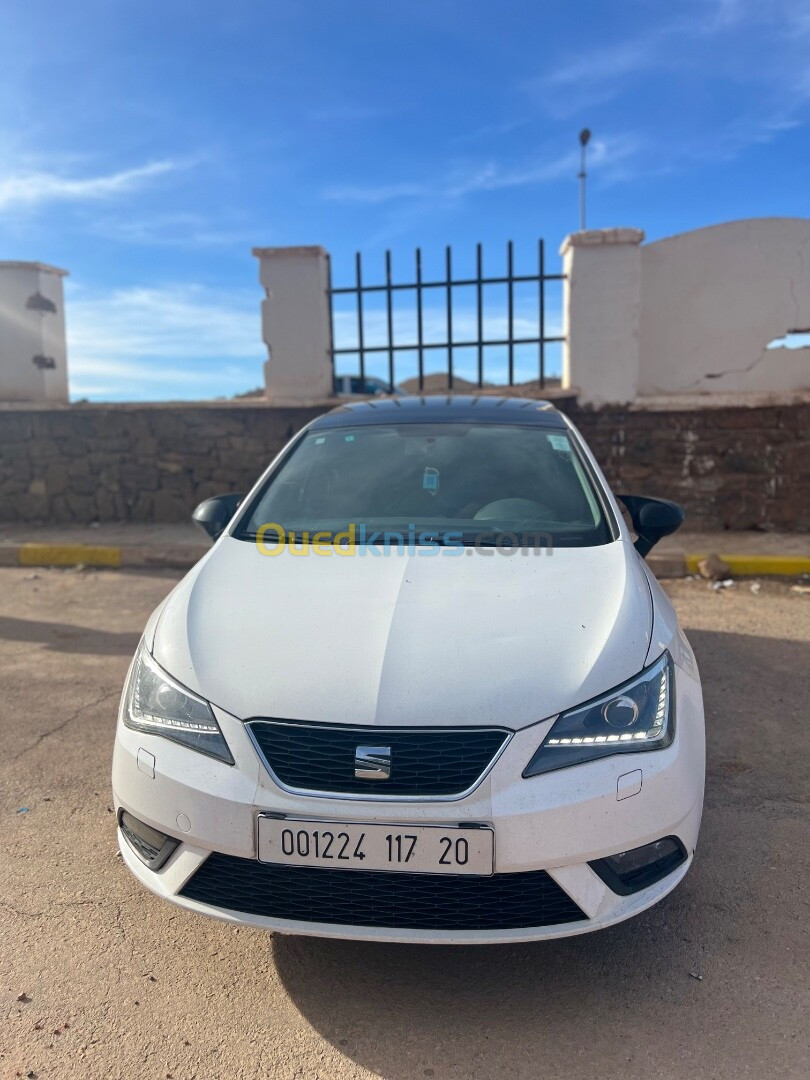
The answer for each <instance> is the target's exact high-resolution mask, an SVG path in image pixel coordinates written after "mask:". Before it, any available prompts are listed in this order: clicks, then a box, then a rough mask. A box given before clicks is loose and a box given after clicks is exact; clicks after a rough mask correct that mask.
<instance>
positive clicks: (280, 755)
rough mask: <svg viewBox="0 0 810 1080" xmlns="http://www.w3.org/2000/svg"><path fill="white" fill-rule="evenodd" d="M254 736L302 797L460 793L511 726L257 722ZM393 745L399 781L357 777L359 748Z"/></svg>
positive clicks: (267, 759) (394, 775)
mask: <svg viewBox="0 0 810 1080" xmlns="http://www.w3.org/2000/svg"><path fill="white" fill-rule="evenodd" d="M249 727H250V730H251V731H252V732H253V736H254V738H255V740H256V742H257V744H258V746H259V749H260V750H261V753H262V755H263V757H264V760H265V762H266V764H267V765H268V767H269V768H270V771H271V772H272V773H274V775H275V776H276V777H278V779H279V780H280V781H281V783H282V784H284V785H286V786H287V787H290V788H295V789H297V790H301V791H322V792H329V793H335V794H345V795H367V796H370V797H373V796H379V795H411V796H413V795H421V796H431V795H460V794H461V793H462V792H464V791H467V789H468V788H471V787H472V786H473V784H474V783H475V782H476V780H478V779H479V777H480V776H481V774H482V773H483V772H484V771H485V769H487V768H488V766H489V765H490V764H491V762H492V760H493V758H494V757H495V755H496V754H497V753H498V751H499V750H500V749H501V747H502V746H503V745H504V743H505V742H506V740H507V739H508V738H509V734H510V733H509V732H508V731H505V730H504V729H503V728H421V729H419V728H368V727H336V726H333V725H331V724H303V723H295V722H292V721H281V720H254V721H252V722H251V723H250V724H249ZM370 743H373V744H374V745H375V746H385V747H390V750H391V775H390V777H389V779H387V780H369V779H363V778H357V777H355V775H354V753H355V750H356V749H357V747H358V746H361V745H363V744H370Z"/></svg>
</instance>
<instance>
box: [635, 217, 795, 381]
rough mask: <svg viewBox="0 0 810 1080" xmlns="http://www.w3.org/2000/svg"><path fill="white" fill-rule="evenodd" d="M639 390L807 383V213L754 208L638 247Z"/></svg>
mask: <svg viewBox="0 0 810 1080" xmlns="http://www.w3.org/2000/svg"><path fill="white" fill-rule="evenodd" d="M641 277H642V292H641V299H642V304H641V336H640V354H641V369H640V379H639V386H638V390H639V393H640V394H660V393H684V392H685V393H690V392H694V391H700V392H706V391H741V390H742V391H784V390H798V389H806V388H808V387H810V348H802V349H788V348H778V349H767V350H766V348H765V346H766V345H767V344H768V342H770V341H773V340H774V339H775V338H779V337H782V336H783V335H784V334H785V333H786V332H787V331H792V330H810V220H807V219H804V218H754V219H751V220H748V221H732V222H729V223H728V224H725V225H714V226H711V227H710V228H707V229H697V230H695V231H694V232H688V233H681V234H680V235H679V236H671V237H668V238H667V239H666V240H658V241H657V242H656V243H653V244H647V245H646V246H645V247H644V248H642V252H641Z"/></svg>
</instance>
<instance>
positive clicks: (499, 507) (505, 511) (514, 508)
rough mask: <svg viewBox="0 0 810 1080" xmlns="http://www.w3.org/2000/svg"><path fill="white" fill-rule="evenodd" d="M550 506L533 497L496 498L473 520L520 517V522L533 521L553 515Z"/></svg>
mask: <svg viewBox="0 0 810 1080" xmlns="http://www.w3.org/2000/svg"><path fill="white" fill-rule="evenodd" d="M553 516H554V512H553V510H552V509H551V507H550V506H546V505H545V504H544V503H540V502H535V501H534V500H533V499H495V501H494V502H489V503H487V504H486V506H482V507H481V509H480V510H479V511H478V512H477V513H476V514H475V515H474V517H473V521H492V520H494V519H495V518H511V519H513V520H514V519H518V520H519V522H520V524H523V523H524V522H527V523H528V522H532V521H534V520H536V519H537V518H549V517H553Z"/></svg>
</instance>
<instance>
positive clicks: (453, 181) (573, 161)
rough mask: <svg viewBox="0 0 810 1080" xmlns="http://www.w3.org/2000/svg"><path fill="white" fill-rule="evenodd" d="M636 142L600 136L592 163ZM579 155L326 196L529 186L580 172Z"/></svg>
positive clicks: (445, 196) (344, 188)
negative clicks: (578, 168)
mask: <svg viewBox="0 0 810 1080" xmlns="http://www.w3.org/2000/svg"><path fill="white" fill-rule="evenodd" d="M634 149H635V146H634V143H633V142H632V141H631V140H630V139H628V138H627V137H625V136H614V137H610V138H603V139H596V140H594V142H593V143H592V144H591V149H590V159H589V165H590V167H591V168H594V167H595V168H600V167H602V166H607V165H610V164H615V163H618V162H619V161H624V160H626V159H627V157H628V156H630V155H631V154H632V153H633V152H634ZM578 162H579V155H578V152H577V151H576V150H571V151H568V152H567V153H564V154H561V155H558V156H556V157H550V158H548V159H546V160H543V159H533V160H531V161H528V162H524V163H513V164H511V165H499V164H497V163H495V162H493V161H489V162H485V163H483V164H479V165H475V166H471V167H469V168H468V169H467V170H461V169H459V168H456V169H454V170H453V171H451V172H449V173H446V174H445V175H444V176H438V177H435V178H433V179H431V180H425V181H412V182H411V181H408V182H404V183H392V184H386V183H381V184H367V185H360V184H349V185H336V186H334V187H330V188H327V189H326V190H325V191H324V193H323V196H324V198H326V199H330V200H333V201H335V202H347V203H384V202H393V201H400V200H403V199H409V200H430V201H434V202H435V201H446V202H453V201H456V200H458V199H462V198H464V197H465V196H467V195H471V194H475V193H477V192H480V191H498V190H502V189H505V188H516V187H529V186H533V185H536V184H545V183H549V182H551V181H554V180H560V179H563V178H565V177H573V176H574V175H575V174H576V171H577V167H578Z"/></svg>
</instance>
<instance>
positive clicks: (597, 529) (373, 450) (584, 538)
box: [236, 423, 611, 545]
mask: <svg viewBox="0 0 810 1080" xmlns="http://www.w3.org/2000/svg"><path fill="white" fill-rule="evenodd" d="M269 523H272V524H274V525H278V526H281V527H282V528H283V529H284V530H285V531H286V532H295V533H300V532H304V531H308V532H316V531H325V532H328V533H333V534H334V533H337V532H340V531H342V530H345V529H346V528H347V527H348V526H349V525H350V524H352V523H353V524H355V525H356V526H359V525H361V524H362V525H364V526H365V527H366V530H367V531H378V530H392V531H395V530H399V531H403V530H405V529H409V528H411V527H413V528H415V529H416V530H418V531H423V530H427V531H430V532H432V533H437V534H442V533H452V534H453V535H454V536H460V537H463V538H464V540H468V539H470V538H474V537H475V536H476V535H478V534H481V533H483V532H487V533H488V534H490V535H491V536H493V537H497V536H498V535H500V534H503V533H513V534H517V535H523V534H526V533H531V532H533V531H536V532H540V533H545V534H548V535H549V536H550V537H551V538H552V540H553V541H554V542H555V543H558V544H563V545H564V544H566V543H568V544H601V543H607V542H608V541H609V540H610V539H611V534H610V529H609V527H608V525H607V522H606V521H605V517H604V514H603V512H602V509H601V506H600V501H599V498H598V496H597V494H596V493H595V491H594V488H593V486H592V482H591V480H590V478H589V476H588V474H587V472H586V470H585V469H584V468H583V465H582V462H581V461H580V459H579V456H578V451H577V448H576V447H575V446H574V445H573V443H572V442H571V440H570V438H569V436H568V434H567V433H566V432H564V431H562V430H555V431H549V430H548V429H543V428H540V427H521V426H517V425H484V424H481V425H472V424H459V423H451V424H401V425H396V424H391V425H379V426H359V427H356V428H336V429H327V430H322V431H317V430H315V431H312V432H310V433H308V434H307V435H306V436H305V437H304V438H303V440H302V441H301V442H300V443H299V445H298V446H297V447H296V448H295V450H294V451H293V453H292V454H291V455H290V456H289V457H288V458H287V460H286V461H285V462H284V463H283V464H282V466H281V468H280V469H279V470H278V471H277V472H276V473H275V474H274V475H273V476H271V477H270V479H269V482H268V483H267V484H266V485H265V487H264V490H263V491H261V492H260V494H259V495H258V497H256V498H255V499H254V500H253V505H252V506H251V508H250V509H249V513H248V515H247V517H246V518H245V519H243V520H242V521H241V522H240V526H239V528H238V530H237V532H236V535H239V536H242V537H243V538H249V537H253V536H255V535H256V532H257V530H258V529H259V527H260V526H262V525H265V524H269Z"/></svg>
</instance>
